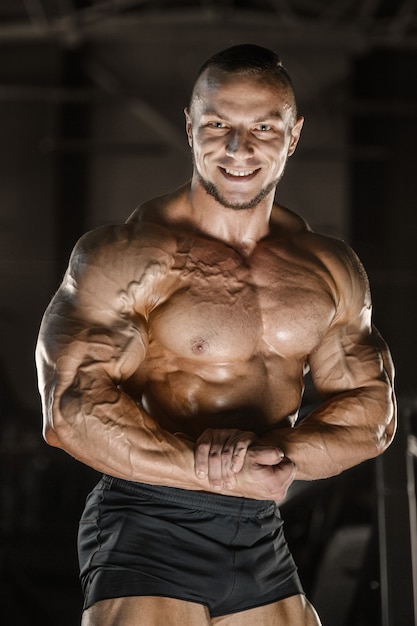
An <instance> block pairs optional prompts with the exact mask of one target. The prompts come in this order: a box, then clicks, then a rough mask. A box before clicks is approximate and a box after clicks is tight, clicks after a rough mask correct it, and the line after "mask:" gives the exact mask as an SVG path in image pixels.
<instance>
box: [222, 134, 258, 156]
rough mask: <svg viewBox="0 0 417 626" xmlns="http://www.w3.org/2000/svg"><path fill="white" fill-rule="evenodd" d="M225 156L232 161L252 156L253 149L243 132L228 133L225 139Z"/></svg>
mask: <svg viewBox="0 0 417 626" xmlns="http://www.w3.org/2000/svg"><path fill="white" fill-rule="evenodd" d="M226 154H227V156H230V157H233V158H234V159H247V158H249V157H251V156H252V155H253V147H252V145H251V142H250V138H249V137H248V135H247V133H246V132H245V131H243V130H239V129H235V130H232V131H230V133H229V134H228V137H227V144H226Z"/></svg>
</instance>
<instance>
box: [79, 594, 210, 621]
mask: <svg viewBox="0 0 417 626" xmlns="http://www.w3.org/2000/svg"><path fill="white" fill-rule="evenodd" d="M210 623H211V622H210V618H209V614H208V610H207V608H206V607H205V606H203V605H201V604H197V603H194V602H185V601H183V600H176V599H174V598H158V597H150V596H143V597H140V596H132V597H127V598H113V599H111V600H101V601H100V602H97V603H96V604H93V606H92V607H90V608H89V609H87V610H86V611H84V613H83V617H82V622H81V626H161V624H163V625H164V626H197V625H198V626H210Z"/></svg>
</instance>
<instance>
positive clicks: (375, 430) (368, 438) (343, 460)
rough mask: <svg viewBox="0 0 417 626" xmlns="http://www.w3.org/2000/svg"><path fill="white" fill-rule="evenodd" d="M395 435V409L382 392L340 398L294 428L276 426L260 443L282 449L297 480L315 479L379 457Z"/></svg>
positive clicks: (344, 395) (391, 401)
mask: <svg viewBox="0 0 417 626" xmlns="http://www.w3.org/2000/svg"><path fill="white" fill-rule="evenodd" d="M394 431H395V405H394V403H393V400H392V396H390V395H389V393H388V392H387V390H385V391H384V390H383V389H382V388H380V387H379V388H377V389H373V390H371V389H366V390H356V391H354V392H347V393H345V394H340V395H338V396H336V397H335V398H333V399H331V400H329V401H327V402H325V403H323V404H322V405H321V406H320V407H318V408H317V409H316V410H314V411H313V412H312V413H311V414H310V415H308V416H307V417H306V418H305V419H304V421H303V422H301V423H300V424H299V425H297V426H295V427H294V428H287V427H285V428H275V429H273V430H271V431H268V433H265V434H264V435H263V436H262V437H261V438H260V440H261V442H263V443H266V442H268V443H269V444H270V445H277V446H279V447H280V448H281V449H282V450H283V451H284V453H285V455H286V456H287V457H289V458H290V459H291V460H292V461H293V462H294V463H295V465H296V468H297V470H296V477H295V478H296V480H316V479H321V478H328V477H330V476H334V475H337V474H340V473H341V472H343V471H344V470H346V469H349V468H350V467H353V466H355V465H358V464H359V463H362V462H363V461H365V460H367V459H370V458H373V457H376V456H378V455H379V454H381V453H382V452H383V451H384V450H385V449H386V447H387V446H388V445H389V444H390V442H391V440H392V438H393V435H394Z"/></svg>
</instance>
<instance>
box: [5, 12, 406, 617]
mask: <svg viewBox="0 0 417 626" xmlns="http://www.w3.org/2000/svg"><path fill="white" fill-rule="evenodd" d="M237 43H256V44H259V45H263V46H267V47H270V48H273V49H275V50H276V51H278V52H279V53H280V55H281V56H282V59H283V62H284V65H285V66H286V67H287V69H288V71H289V72H290V74H291V76H292V78H293V82H294V85H295V90H296V93H297V96H298V104H299V109H300V112H301V113H302V114H303V115H304V116H305V120H306V121H305V126H304V130H303V135H302V139H301V142H300V144H299V147H298V149H297V152H296V154H295V155H294V157H292V158H291V159H290V161H289V164H288V167H287V171H286V174H285V176H284V179H283V181H282V182H281V184H280V185H279V189H278V192H277V199H278V200H279V201H280V202H282V203H283V204H285V205H287V206H289V207H290V208H291V209H293V210H295V211H296V212H299V213H300V214H302V215H303V216H304V217H305V218H306V219H307V220H308V221H309V222H310V224H311V226H312V227H313V228H314V229H316V230H319V231H321V232H324V233H326V234H329V235H332V236H336V237H340V238H342V239H345V240H347V241H348V242H349V243H350V244H351V245H352V246H353V247H354V249H355V250H356V251H357V252H358V254H359V256H360V257H361V259H362V261H363V263H364V264H365V267H366V269H367V271H368V274H369V278H370V281H371V286H372V293H373V299H374V306H375V315H374V320H375V324H376V325H377V327H378V328H379V330H380V331H381V333H382V334H383V336H384V337H385V338H386V340H387V341H388V343H389V345H390V347H391V349H392V353H393V357H394V361H395V364H396V368H397V391H398V396H399V404H400V426H399V431H398V434H397V438H396V441H395V443H394V444H393V446H392V447H391V448H390V450H389V451H388V452H387V453H386V454H385V455H384V456H383V457H381V458H380V459H378V460H376V461H371V462H367V463H364V464H362V465H361V466H359V467H357V468H355V469H353V470H350V471H349V472H346V473H345V474H343V475H342V476H340V477H337V478H334V479H330V480H327V481H318V482H315V483H312V484H307V483H306V484H304V483H298V484H296V485H295V486H294V488H293V490H292V491H291V492H290V494H289V496H288V498H287V500H286V502H285V503H284V504H283V506H282V509H283V515H284V518H285V520H286V533H287V538H288V541H289V543H290V545H291V547H292V549H293V552H294V555H295V558H296V560H297V562H298V565H299V568H300V575H301V578H302V579H303V582H304V585H305V588H306V590H307V592H308V594H309V596H310V598H311V599H312V600H313V602H314V603H315V605H316V607H317V608H318V610H319V612H320V614H321V617H322V620H323V624H324V626H412V625H413V624H415V623H417V621H416V619H417V618H416V614H417V611H416V597H417V593H416V586H417V574H416V571H417V564H416V559H417V546H416V543H417V529H416V501H415V496H416V493H415V482H414V479H415V470H416V467H417V465H416V458H417V457H416V455H417V391H416V368H415V354H416V348H417V342H416V339H417V314H416V313H417V311H416V308H417V307H416V299H417V296H416V287H417V245H416V230H417V229H416V224H417V218H416V215H415V213H416V209H417V206H416V205H417V203H416V198H417V175H416V169H417V157H416V151H417V148H416V147H417V70H416V68H417V3H416V1H415V0H361V1H359V0H224V1H220V0H200V1H199V0H182V1H181V0H178V1H176V0H172V1H169V0H165V1H163V0H160V1H158V0H155V1H151V0H1V1H0V291H1V297H0V598H1V602H0V619H1V623H2V624H5V626H21V625H22V626H23V625H24V626H28V625H32V626H37V625H38V624H39V625H42V626H75V625H76V624H79V617H80V611H81V593H80V588H79V584H78V571H77V562H76V546H75V541H76V532H77V523H78V518H79V515H80V512H81V510H82V507H83V503H84V499H85V496H86V494H87V493H88V491H89V489H90V487H91V486H92V485H93V484H94V483H95V482H96V481H97V478H98V476H97V474H96V473H95V472H94V471H92V470H90V469H88V468H86V467H84V466H82V465H81V464H79V463H77V462H76V461H74V460H73V459H71V458H70V457H69V456H67V455H66V454H65V453H63V452H62V451H59V450H54V449H51V448H48V446H46V444H45V443H44V442H43V440H42V438H41V415H40V404H39V398H38V392H37V388H36V376H35V369H34V359H33V351H34V346H35V342H36V336H37V332H38V328H39V324H40V320H41V317H42V314H43V311H44V310H45V308H46V306H47V304H48V302H49V300H50V299H51V297H52V295H53V293H54V291H55V290H56V288H57V287H58V284H59V282H60V280H61V278H62V275H63V272H64V271H65V267H66V264H67V261H68V256H69V254H70V251H71V249H72V247H73V245H74V243H75V242H76V240H77V239H78V237H79V236H80V235H81V234H82V233H84V232H85V231H86V230H90V229H92V228H94V227H96V226H99V225H101V224H105V223H114V222H121V221H124V220H125V219H126V218H127V217H128V215H129V214H130V213H131V211H132V210H133V209H134V208H135V207H136V206H137V205H139V204H140V203H141V202H143V201H145V200H147V199H149V198H152V197H154V196H157V195H161V194H163V193H165V192H167V191H169V190H171V189H173V188H175V187H177V186H179V185H180V184H181V183H183V182H184V181H185V180H186V179H187V178H189V176H190V174H191V163H190V158H189V150H188V145H187V141H186V138H185V133H184V120H183V108H184V106H186V105H187V103H188V98H189V94H190V89H191V86H192V84H193V81H194V78H195V75H196V72H197V70H198V68H199V67H200V65H201V64H202V63H203V62H204V61H205V60H206V59H207V58H208V57H209V56H211V55H212V54H213V53H214V52H217V51H218V50H220V49H223V48H226V47H228V46H230V45H234V44H237ZM314 401H315V400H314V394H311V395H310V394H309V393H307V394H306V402H305V410H308V407H309V403H310V402H311V403H313V402H314Z"/></svg>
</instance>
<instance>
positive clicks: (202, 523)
mask: <svg viewBox="0 0 417 626" xmlns="http://www.w3.org/2000/svg"><path fill="white" fill-rule="evenodd" d="M282 526H283V522H282V520H281V518H280V515H279V510H278V507H277V505H276V504H275V502H272V501H262V500H250V499H246V498H238V497H233V496H223V495H218V494H211V493H205V492H199V491H186V490H183V489H176V488H172V487H158V486H152V485H148V484H142V483H134V482H128V481H125V480H121V479H118V478H112V477H110V476H103V478H102V479H101V480H100V482H99V484H98V485H97V486H96V487H95V489H94V490H93V491H92V492H91V494H90V495H89V496H88V498H87V503H86V507H85V510H84V513H83V515H82V518H81V521H80V530H79V537H78V554H79V561H80V578H81V583H82V587H83V592H84V596H85V604H84V608H85V609H87V608H88V607H89V606H91V605H92V604H94V603H95V602H98V601H99V600H105V599H108V598H117V597H125V596H164V597H169V598H176V599H179V600H186V601H189V602H197V603H199V604H202V605H205V606H207V607H208V609H209V612H210V614H211V616H212V617H218V616H220V615H227V614H230V613H237V612H239V611H244V610H246V609H251V608H254V607H257V606H262V605H265V604H269V603H272V602H276V601H277V600H282V599H283V598H286V597H289V596H292V595H295V594H299V593H303V589H302V587H301V583H300V580H299V578H298V575H297V568H296V566H295V563H294V560H293V558H292V556H291V554H290V551H289V549H288V546H287V543H286V541H285V538H284V534H283V528H282Z"/></svg>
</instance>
